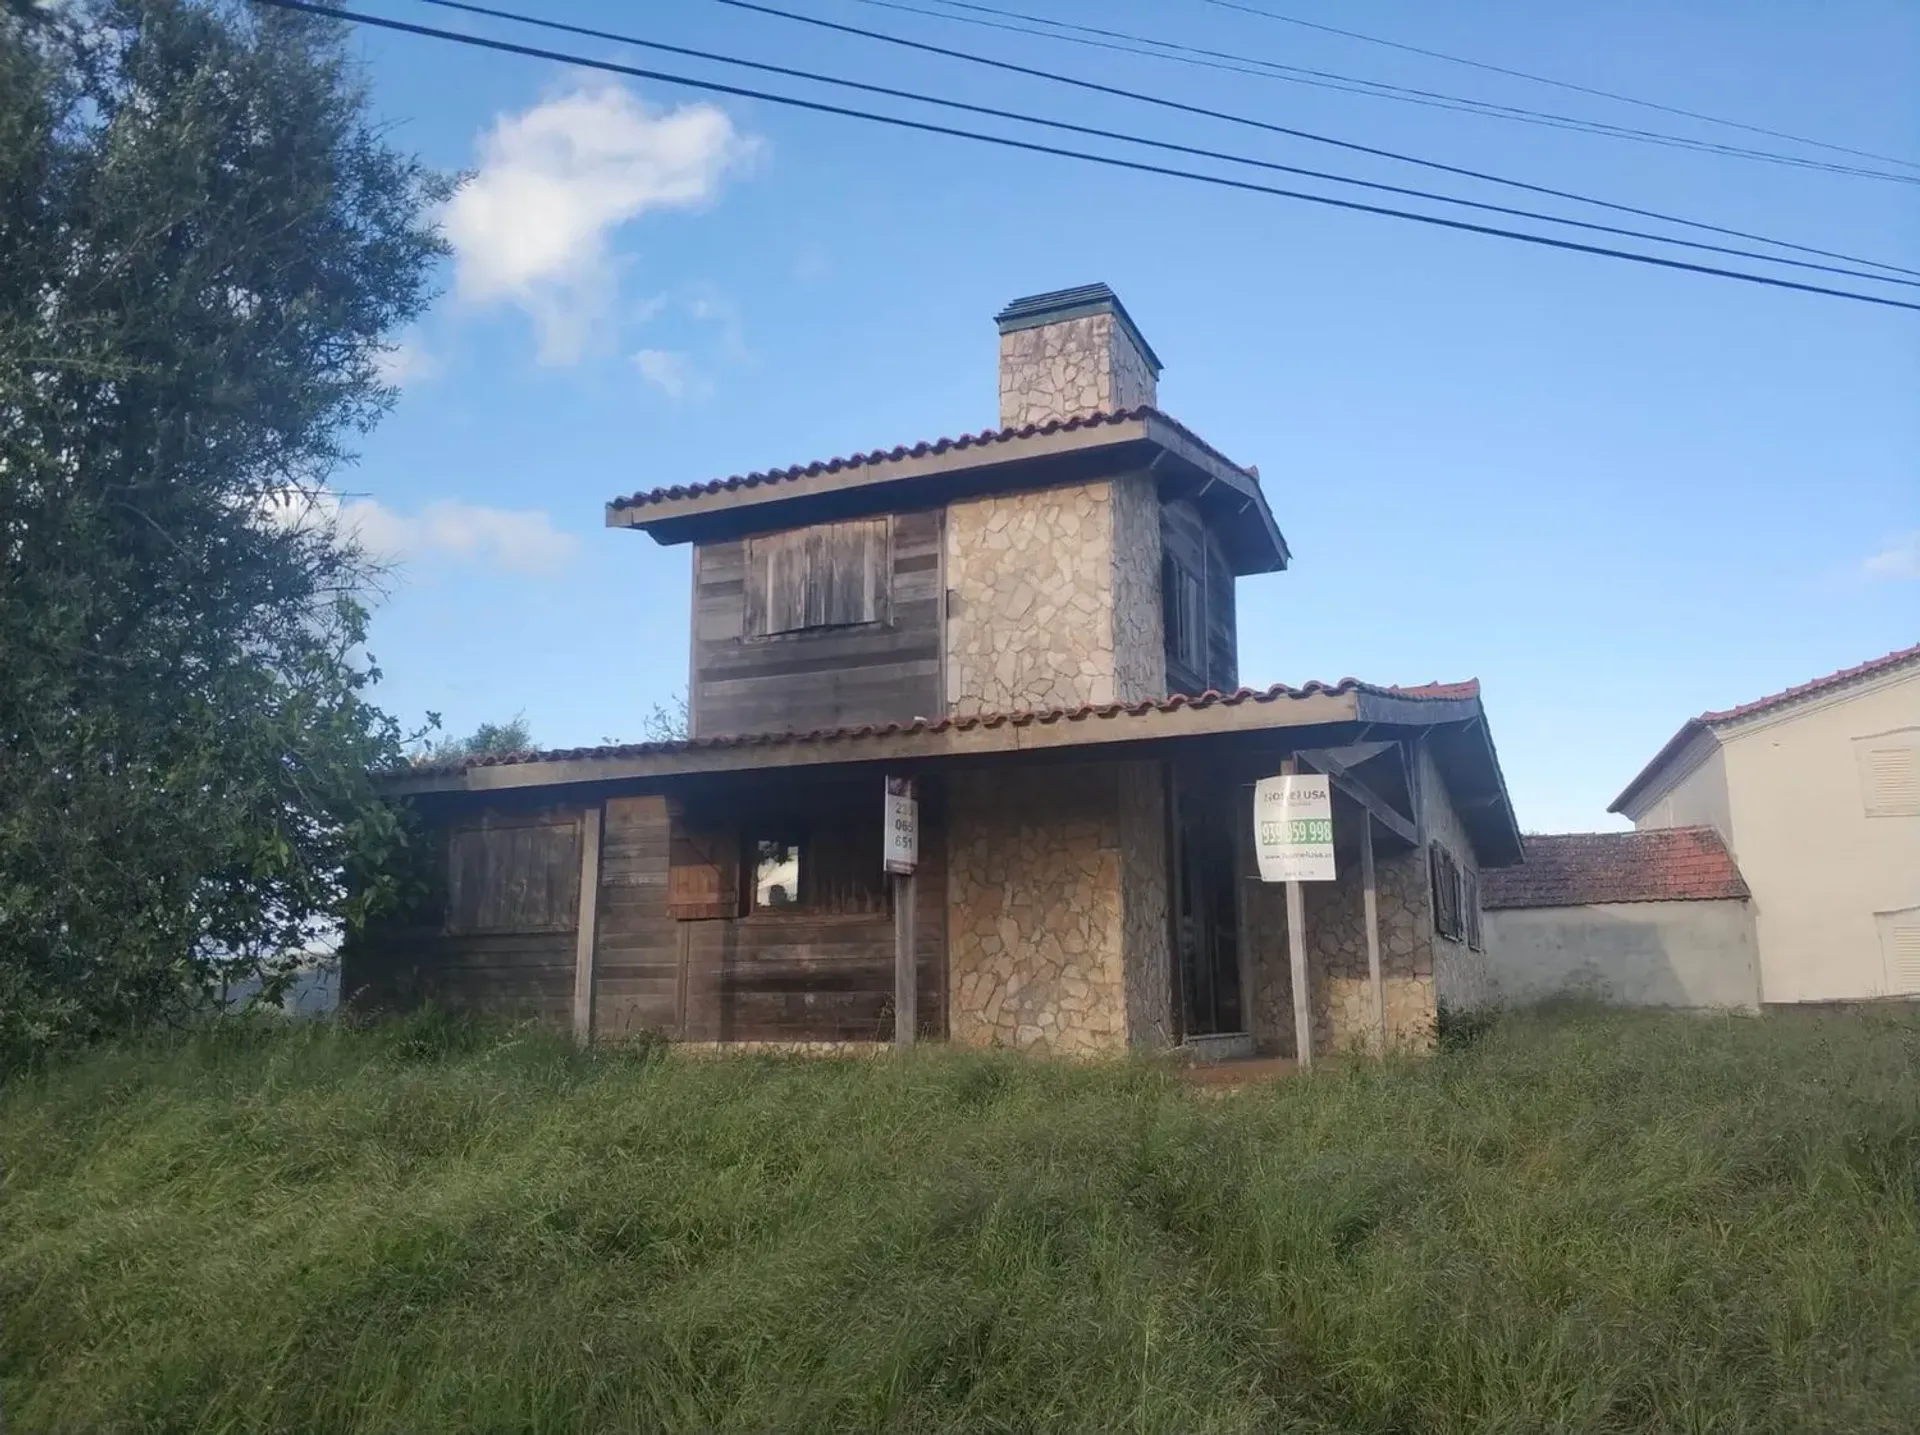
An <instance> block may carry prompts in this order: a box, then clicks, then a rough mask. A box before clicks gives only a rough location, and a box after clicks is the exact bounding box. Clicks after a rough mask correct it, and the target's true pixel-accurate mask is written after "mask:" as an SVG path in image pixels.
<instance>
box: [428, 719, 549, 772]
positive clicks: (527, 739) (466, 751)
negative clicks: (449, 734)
mask: <svg viewBox="0 0 1920 1435" xmlns="http://www.w3.org/2000/svg"><path fill="white" fill-rule="evenodd" d="M532 748H533V730H532V729H531V728H529V727H528V726H527V715H526V714H525V713H515V714H514V715H513V716H512V717H511V718H510V719H508V720H507V721H506V722H483V723H481V724H480V726H479V727H477V728H475V729H474V730H473V731H472V732H470V733H468V734H467V736H465V737H456V738H450V739H449V740H448V741H446V742H442V743H435V744H434V745H433V746H432V747H430V748H429V749H428V750H427V754H426V755H427V756H428V757H429V758H431V759H432V760H433V761H435V762H451V761H453V760H454V759H456V758H462V757H485V756H489V755H498V754H500V753H508V752H529V751H531V750H532Z"/></svg>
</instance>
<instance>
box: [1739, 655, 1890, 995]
mask: <svg viewBox="0 0 1920 1435" xmlns="http://www.w3.org/2000/svg"><path fill="white" fill-rule="evenodd" d="M1916 728H1920V669H1914V668H1909V669H1908V670H1907V671H1906V672H1905V673H1898V674H1894V675H1893V676H1892V677H1891V678H1889V679H1883V680H1880V681H1877V682H1872V683H1867V684H1863V685H1861V686H1859V687H1856V688H1852V689H1847V690H1843V691H1842V692H1840V693H1839V694H1836V695H1835V696H1833V697H1830V698H1827V699H1825V700H1817V701H1814V702H1811V703H1807V704H1804V705H1799V706H1796V707H1794V708H1792V709H1789V710H1787V711H1786V712H1784V713H1782V714H1781V715H1779V716H1775V717H1767V718H1762V719H1759V720H1757V721H1752V722H1749V723H1747V724H1744V725H1741V726H1738V727H1733V728H1729V729H1726V730H1723V732H1722V734H1721V737H1722V743H1723V751H1724V754H1725V759H1726V771H1727V786H1728V790H1729V793H1730V796H1731V804H1730V806H1731V812H1732V824H1733V831H1732V833H1731V834H1730V836H1729V839H1728V843H1727V845H1728V847H1729V848H1730V849H1731V850H1732V851H1733V854H1734V860H1735V861H1737V862H1738V863H1739V864H1740V872H1741V875H1742V876H1744V877H1745V878H1746V879H1747V886H1748V887H1749V888H1750V889H1751V890H1752V892H1753V908H1754V926H1755V932H1756V935H1757V937H1758V940H1759V950H1760V989H1761V998H1762V1000H1764V1001H1768V1002H1801V1001H1852V1000H1859V999H1863V998H1868V997H1876V996H1883V995H1888V994H1890V993H1891V991H1892V988H1893V983H1892V981H1891V974H1890V973H1889V971H1888V969H1887V962H1886V957H1885V954H1884V953H1883V951H1882V946H1881V938H1880V932H1879V927H1878V925H1877V924H1876V922H1875V920H1874V914H1875V913H1877V912H1892V911H1898V910H1901V909H1903V908H1909V907H1916V906H1920V817H1868V816H1867V815H1866V793H1865V790H1864V788H1863V785H1862V782H1861V775H1860V768H1859V761H1858V758H1857V757H1856V755H1855V739H1858V738H1863V737H1869V736H1875V735H1881V734H1891V733H1898V732H1900V731H1901V730H1903V729H1905V730H1912V729H1916Z"/></svg>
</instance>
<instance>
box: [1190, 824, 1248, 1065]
mask: <svg viewBox="0 0 1920 1435" xmlns="http://www.w3.org/2000/svg"><path fill="white" fill-rule="evenodd" d="M1173 811H1174V823H1173V828H1174V831H1173V835H1174V862H1173V867H1174V893H1173V919H1174V947H1175V952H1174V955H1175V959H1176V960H1177V961H1178V963H1179V968H1180V972H1179V980H1180V1002H1181V1013H1180V1014H1181V1030H1182V1032H1183V1033H1184V1034H1185V1035H1187V1036H1224V1035H1232V1034H1237V1033H1242V1032H1245V1031H1246V1030H1247V1029H1248V1028H1247V1018H1246V1009H1245V1003H1244V1002H1243V1000H1242V997H1241V992H1240V917H1239V913H1240V905H1239V902H1238V900H1237V894H1236V892H1235V880H1236V879H1235V875H1234V874H1235V872H1236V871H1237V870H1238V866H1237V863H1236V860H1235V858H1236V850H1235V843H1234V839H1233V820H1232V819H1233V813H1232V803H1231V802H1229V801H1228V800H1227V799H1226V798H1225V796H1224V795H1222V796H1220V797H1218V798H1215V799H1214V800H1212V801H1208V800H1206V799H1203V798H1202V797H1201V796H1200V794H1199V793H1197V792H1195V791H1194V790H1192V789H1190V788H1180V787H1176V788H1175V791H1174V797H1173Z"/></svg>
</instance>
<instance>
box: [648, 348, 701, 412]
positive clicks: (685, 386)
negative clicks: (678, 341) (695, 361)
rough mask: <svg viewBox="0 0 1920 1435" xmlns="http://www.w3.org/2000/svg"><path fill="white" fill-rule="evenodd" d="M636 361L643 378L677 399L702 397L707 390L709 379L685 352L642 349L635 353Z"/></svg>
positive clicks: (671, 397)
mask: <svg viewBox="0 0 1920 1435" xmlns="http://www.w3.org/2000/svg"><path fill="white" fill-rule="evenodd" d="M633 364H634V367H635V368H637V369H639V370H640V377H641V378H643V379H645V380H646V381H647V382H648V383H650V384H652V385H653V386H654V387H655V388H656V389H658V390H660V392H661V393H663V394H665V395H666V396H667V397H668V398H670V399H673V400H675V401H676V402H677V401H679V400H681V399H685V398H702V397H705V395H706V393H707V382H706V380H705V379H704V378H703V377H701V375H700V374H698V373H697V372H695V370H694V368H693V365H691V364H690V363H688V362H687V356H686V355H685V354H682V353H679V352H677V351H675V350H673V349H642V350H641V351H640V352H639V353H637V354H635V355H634V356H633Z"/></svg>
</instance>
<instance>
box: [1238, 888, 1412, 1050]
mask: <svg viewBox="0 0 1920 1435" xmlns="http://www.w3.org/2000/svg"><path fill="white" fill-rule="evenodd" d="M1374 879H1375V885H1376V890H1377V893H1378V899H1379V910H1380V971H1381V978H1382V985H1383V986H1384V988H1385V990H1386V998H1387V1042H1388V1044H1389V1045H1390V1046H1393V1047H1397V1048H1403V1049H1412V1050H1424V1049H1425V1048H1426V1047H1428V1046H1430V1045H1432V1042H1433V1036H1434V972H1433V935H1432V934H1433V919H1432V909H1431V907H1430V906H1429V904H1428V894H1427V864H1426V857H1425V854H1423V853H1419V852H1405V853H1399V854H1396V855H1394V856H1391V857H1389V856H1385V855H1382V856H1380V857H1379V859H1378V860H1377V861H1376V862H1375V863H1374ZM1303 886H1304V895H1305V898H1306V926H1307V997H1308V1001H1309V1002H1310V1004H1311V1006H1312V1010H1313V1049H1314V1051H1315V1052H1316V1053H1318V1054H1321V1055H1327V1054H1330V1053H1334V1052H1340V1051H1347V1050H1353V1049H1356V1048H1358V1049H1361V1050H1371V1048H1372V1043H1373V1035H1374V1019H1373V982H1372V978H1371V977H1370V975H1369V973H1368V971H1367V937H1366V906H1365V899H1364V897H1363V895H1362V892H1361V888H1360V864H1359V862H1358V860H1355V861H1354V862H1352V863H1348V864H1343V866H1342V869H1341V872H1340V876H1339V879H1338V880H1337V881H1333V882H1308V883H1305V884H1303ZM1246 891H1247V896H1246V923H1247V931H1248V934H1249V938H1250V939H1251V940H1252V941H1253V943H1254V946H1253V964H1252V965H1253V986H1254V1001H1253V1014H1254V1030H1253V1035H1254V1038H1255V1042H1256V1044H1257V1045H1258V1046H1259V1048H1260V1049H1261V1050H1262V1051H1270V1052H1278V1053H1281V1054H1283V1055H1288V1056H1291V1055H1294V1054H1295V1053H1294V1039H1293V969H1292V966H1291V965H1290V960H1289V958H1288V956H1287V895H1286V888H1285V887H1284V886H1282V885H1281V884H1279V883H1266V882H1257V881H1255V882H1248V883H1247V884H1246Z"/></svg>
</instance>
